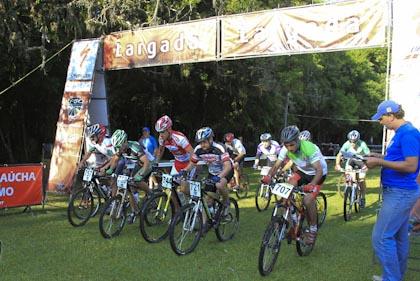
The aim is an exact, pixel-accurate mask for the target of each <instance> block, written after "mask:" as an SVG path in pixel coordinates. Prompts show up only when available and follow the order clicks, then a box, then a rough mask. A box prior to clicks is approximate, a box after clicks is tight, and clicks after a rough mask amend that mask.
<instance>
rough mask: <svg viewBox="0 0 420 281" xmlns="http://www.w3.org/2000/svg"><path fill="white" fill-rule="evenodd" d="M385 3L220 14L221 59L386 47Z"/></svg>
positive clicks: (375, 0) (370, 1)
mask: <svg viewBox="0 0 420 281" xmlns="http://www.w3.org/2000/svg"><path fill="white" fill-rule="evenodd" d="M386 8H387V5H386V1H383V0H364V1H352V2H343V3H335V4H326V5H315V6H307V7H301V8H285V9H276V10H271V11H262V12H255V13H248V14H240V15H232V16H225V17H222V18H221V29H222V30H221V34H222V40H221V46H222V47H221V57H222V58H234V57H240V56H259V55H282V54H292V53H304V52H307V53H315V52H325V51H332V50H343V49H354V48H366V47H373V46H383V45H384V43H385V26H386V20H385V16H386V15H387V13H386Z"/></svg>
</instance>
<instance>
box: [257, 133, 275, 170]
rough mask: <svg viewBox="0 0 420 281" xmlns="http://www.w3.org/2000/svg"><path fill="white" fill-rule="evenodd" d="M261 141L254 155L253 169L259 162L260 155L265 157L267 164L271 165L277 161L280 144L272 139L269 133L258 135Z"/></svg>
mask: <svg viewBox="0 0 420 281" xmlns="http://www.w3.org/2000/svg"><path fill="white" fill-rule="evenodd" d="M260 140H261V143H260V144H259V145H258V147H257V154H256V155H255V162H254V166H253V167H254V169H256V168H257V167H258V165H259V163H260V158H261V156H263V155H264V156H265V157H267V166H269V167H272V166H273V165H274V163H275V162H276V161H277V155H278V154H279V152H280V148H281V146H280V144H279V143H278V142H276V141H275V140H273V139H272V136H271V134H270V133H264V134H262V135H261V136H260Z"/></svg>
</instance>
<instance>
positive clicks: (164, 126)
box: [155, 115, 172, 133]
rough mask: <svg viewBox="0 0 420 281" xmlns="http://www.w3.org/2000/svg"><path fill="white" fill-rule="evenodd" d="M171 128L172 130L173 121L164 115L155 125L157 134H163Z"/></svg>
mask: <svg viewBox="0 0 420 281" xmlns="http://www.w3.org/2000/svg"><path fill="white" fill-rule="evenodd" d="M170 128H172V120H171V118H169V116H168V115H164V116H162V117H160V118H159V120H157V121H156V124H155V130H156V132H158V133H161V132H163V131H166V130H168V129H170Z"/></svg>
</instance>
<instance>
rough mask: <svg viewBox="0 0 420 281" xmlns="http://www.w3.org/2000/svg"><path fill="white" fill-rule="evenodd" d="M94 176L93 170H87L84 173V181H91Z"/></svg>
mask: <svg viewBox="0 0 420 281" xmlns="http://www.w3.org/2000/svg"><path fill="white" fill-rule="evenodd" d="M92 176H93V169H92V168H86V169H85V172H84V173H83V180H84V181H91V180H92Z"/></svg>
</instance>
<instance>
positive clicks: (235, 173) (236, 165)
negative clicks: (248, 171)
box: [233, 162, 241, 189]
mask: <svg viewBox="0 0 420 281" xmlns="http://www.w3.org/2000/svg"><path fill="white" fill-rule="evenodd" d="M233 176H234V177H235V183H236V186H234V187H233V188H234V189H238V188H240V186H241V171H240V167H239V163H238V162H233Z"/></svg>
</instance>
